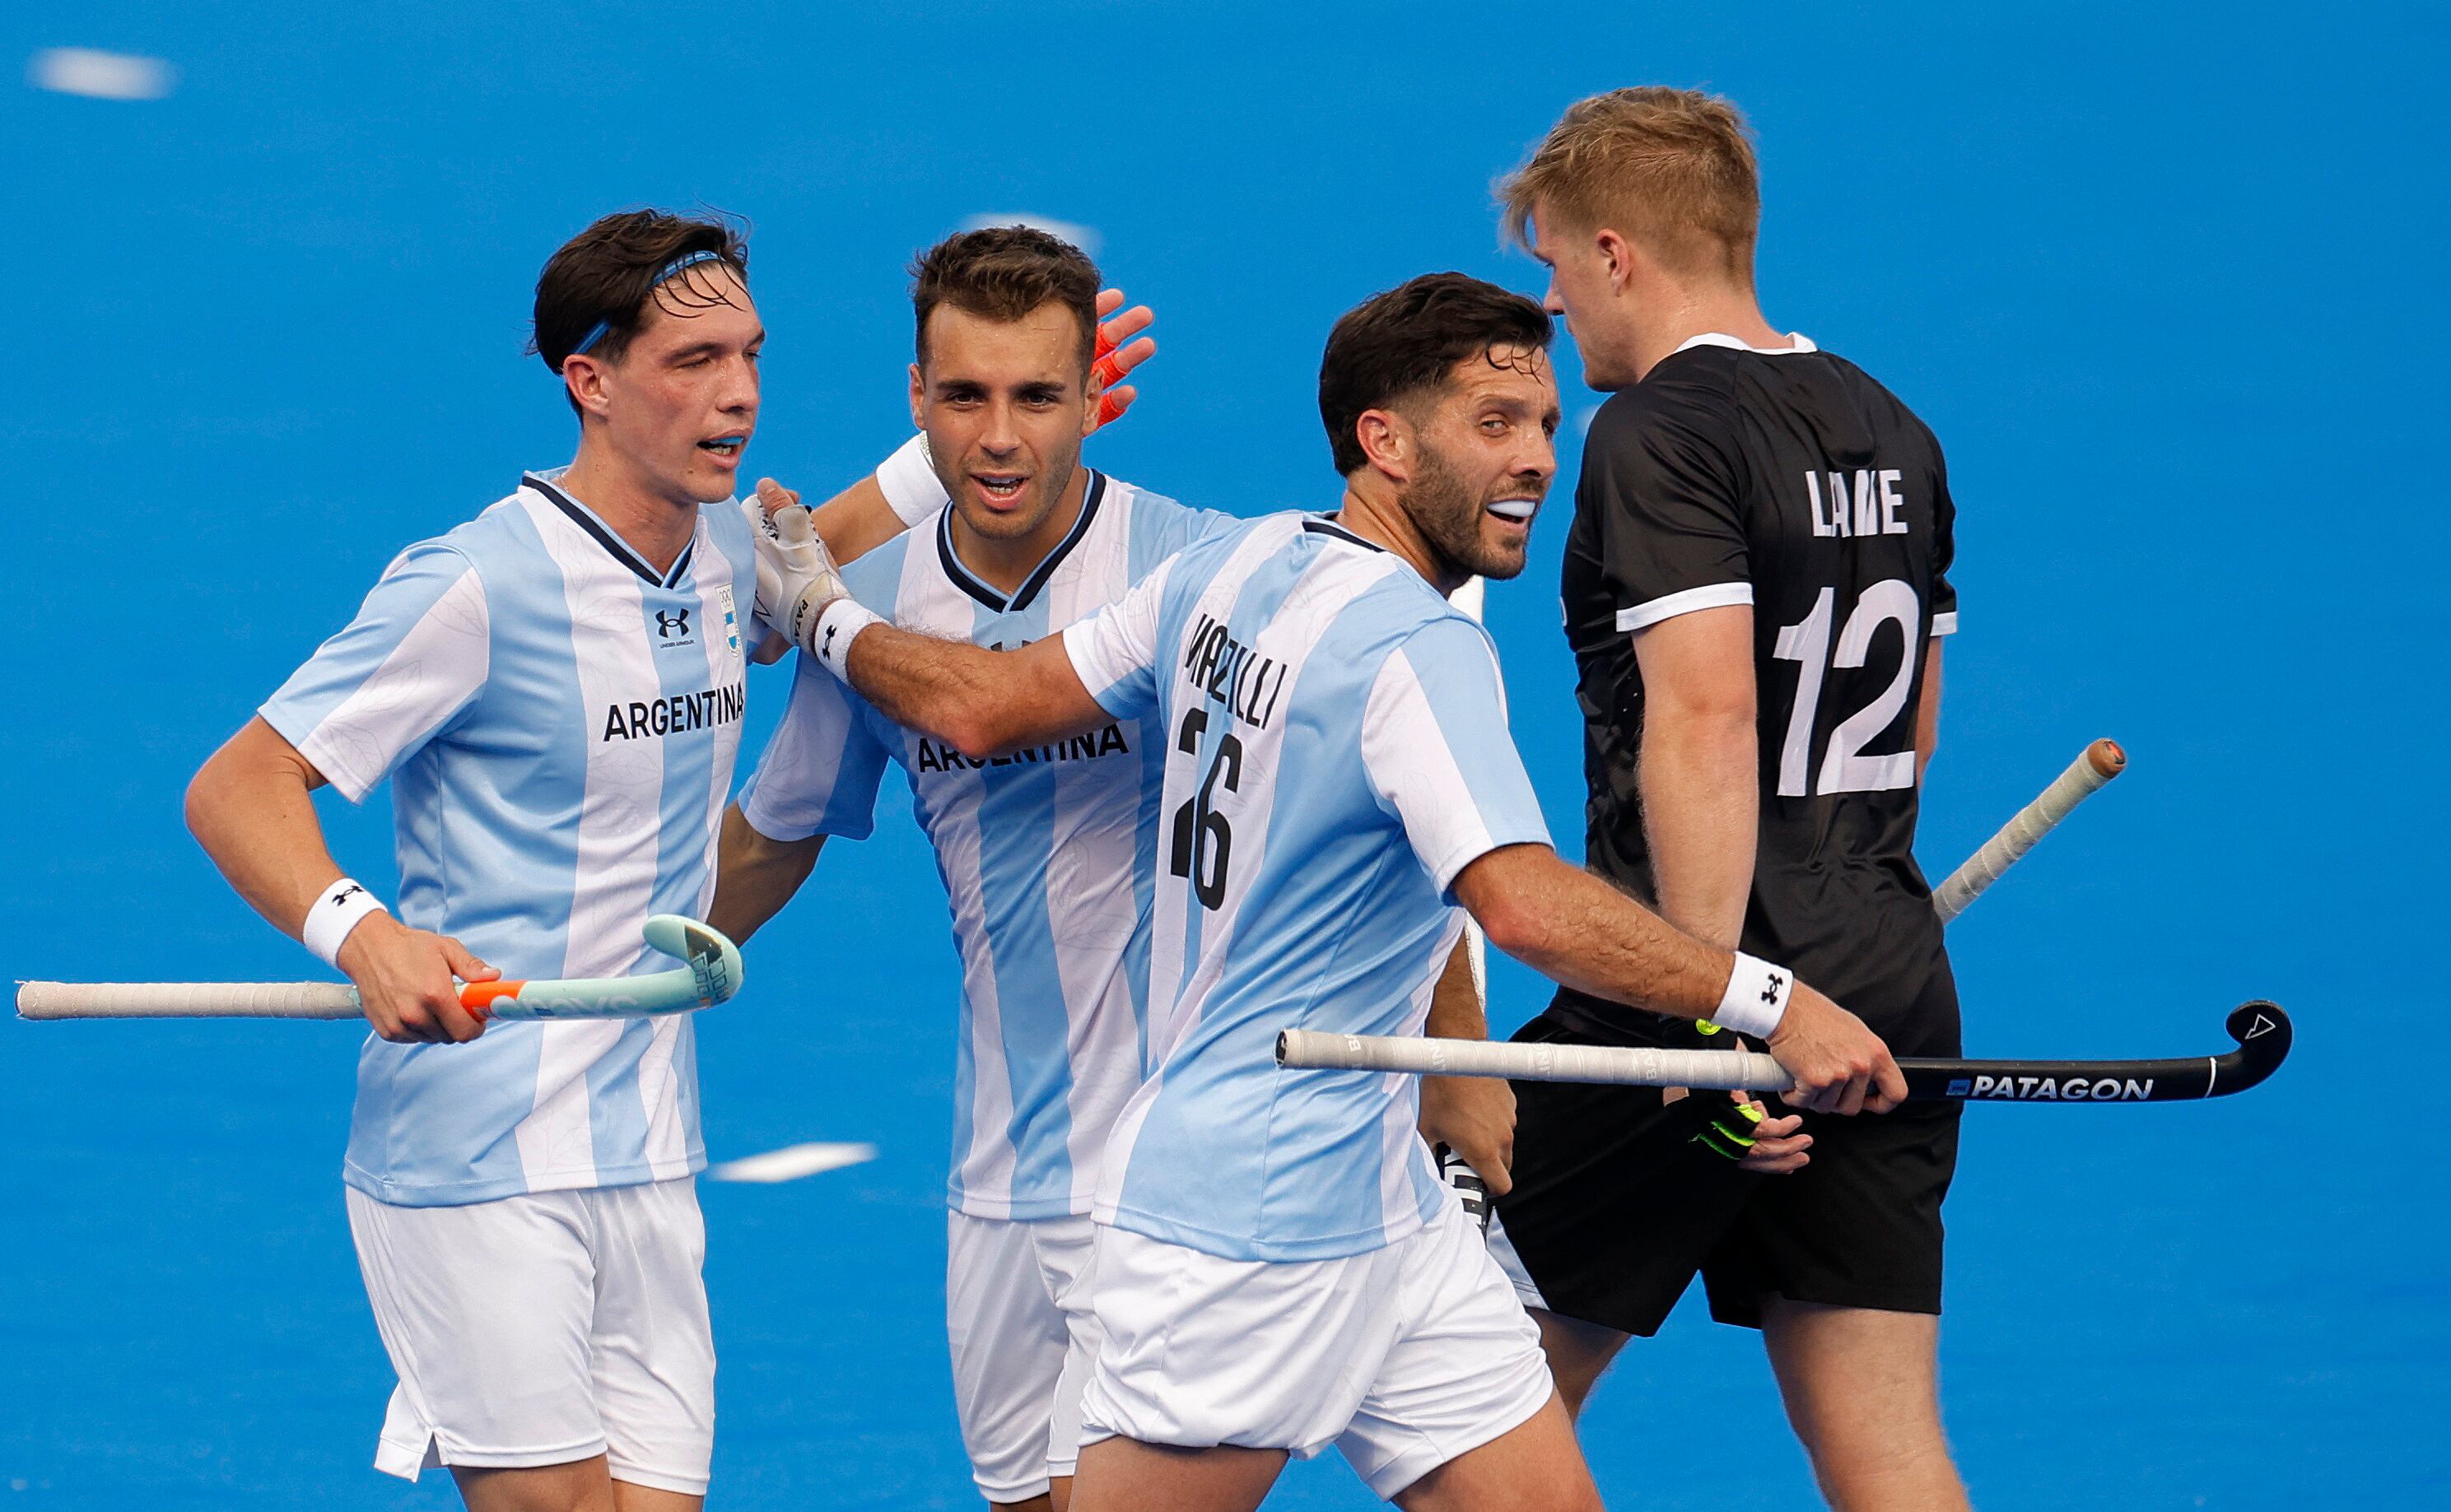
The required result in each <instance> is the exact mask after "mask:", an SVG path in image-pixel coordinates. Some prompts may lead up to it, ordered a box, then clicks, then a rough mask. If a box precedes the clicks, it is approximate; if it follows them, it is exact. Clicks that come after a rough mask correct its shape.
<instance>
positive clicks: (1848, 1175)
mask: <svg viewBox="0 0 2451 1512" xmlns="http://www.w3.org/2000/svg"><path fill="white" fill-rule="evenodd" d="M1908 1017H1910V1018H1912V1021H1916V1022H1920V1023H1928V1024H1931V1025H1934V1026H1935V1028H1937V1027H1939V1026H1941V1025H1944V1024H1945V1025H1946V1037H1947V1040H1948V1042H1949V1048H1946V1049H1944V1048H1942V1047H1941V1046H1939V1045H1931V1046H1926V1045H1903V1044H1900V1045H1892V1053H1893V1054H1896V1055H1903V1056H1912V1055H1941V1054H1954V1053H1955V1051H1954V1041H1955V1039H1956V1026H1957V990H1956V986H1955V984H1954V982H1953V981H1952V980H1951V977H1950V973H1949V968H1948V965H1947V964H1946V962H1944V963H1942V964H1941V965H1940V967H1939V968H1938V969H1937V970H1936V971H1935V972H1934V973H1933V974H1932V978H1931V981H1930V982H1929V983H1927V984H1926V986H1925V987H1924V989H1923V991H1922V992H1921V993H1920V994H1918V995H1917V998H1916V1000H1915V1002H1914V1004H1913V1012H1912V1015H1911V1016H1908ZM1515 1038H1516V1039H1518V1040H1520V1041H1530V1042H1535V1043H1559V1044H1620V1045H1644V1044H1649V1045H1659V1046H1663V1047H1669V1048H1676V1049H1693V1048H1698V1047H1709V1046H1719V1047H1725V1048H1732V1047H1730V1046H1729V1044H1728V1042H1729V1041H1731V1040H1733V1039H1735V1036H1733V1035H1725V1034H1722V1035H1716V1036H1712V1037H1707V1038H1706V1037H1702V1036H1701V1035H1700V1034H1698V1033H1697V1032H1696V1030H1695V1029H1694V1027H1693V1026H1692V1025H1691V1024H1689V1023H1686V1022H1684V1021H1683V1020H1677V1019H1660V1018H1654V1017H1653V1016H1651V1015H1647V1014H1634V1013H1631V1012H1628V1011H1622V1010H1620V1011H1619V1012H1618V1014H1616V1015H1613V1016H1612V1018H1610V1019H1609V1021H1607V1022H1606V1023H1605V1024H1603V1023H1601V1022H1598V1021H1597V1020H1596V1019H1595V1018H1593V1017H1592V1016H1590V1015H1586V1014H1580V1013H1576V1012H1573V1011H1572V1010H1571V1009H1568V1008H1565V1007H1563V1006H1558V1007H1552V1008H1551V1009H1550V1010H1549V1011H1548V1012H1546V1013H1543V1014H1542V1015H1540V1016H1539V1018H1535V1019H1533V1020H1532V1021H1531V1022H1530V1023H1528V1024H1525V1025H1524V1026H1523V1028H1522V1029H1521V1030H1520V1032H1518V1033H1517V1034H1516V1036H1515ZM1514 1087H1515V1096H1516V1125H1515V1168H1514V1177H1515V1188H1514V1190H1513V1191H1512V1192H1508V1193H1507V1194H1506V1195H1505V1196H1504V1197H1501V1198H1500V1199H1499V1201H1498V1214H1499V1218H1500V1221H1501V1222H1502V1223H1503V1224H1504V1225H1505V1229H1506V1235H1507V1238H1508V1239H1509V1240H1510V1241H1511V1242H1512V1243H1513V1244H1514V1246H1515V1250H1516V1253H1517V1255H1518V1256H1520V1258H1521V1260H1522V1262H1523V1269H1524V1270H1526V1271H1527V1272H1529V1274H1530V1275H1531V1278H1532V1281H1533V1283H1534V1284H1535V1285H1536V1286H1538V1287H1539V1289H1540V1296H1541V1299H1542V1302H1543V1303H1544V1304H1545V1306H1546V1307H1547V1308H1548V1309H1549V1310H1550V1311H1552V1312H1556V1313H1559V1314H1561V1315H1563V1316H1566V1317H1570V1318H1578V1319H1581V1320H1583V1321H1585V1322H1588V1323H1597V1324H1599V1325H1602V1326H1603V1327H1606V1328H1616V1329H1618V1330H1619V1331H1620V1332H1624V1333H1639V1334H1652V1333H1656V1332H1657V1331H1658V1330H1659V1326H1660V1324H1661V1323H1663V1322H1665V1321H1666V1320H1667V1317H1668V1313H1669V1309H1671V1308H1674V1307H1676V1299H1677V1298H1678V1297H1680V1296H1682V1295H1684V1292H1685V1288H1686V1286H1687V1285H1688V1284H1689V1283H1690V1282H1691V1281H1692V1280H1693V1279H1694V1274H1695V1272H1696V1271H1697V1270H1698V1271H1700V1272H1701V1274H1702V1280H1703V1285H1704V1287H1705V1288H1706V1289H1708V1291H1709V1293H1710V1298H1711V1316H1713V1317H1714V1318H1716V1319H1718V1320H1719V1321H1720V1322H1721V1323H1733V1324H1738V1325H1742V1326H1744V1327H1747V1328H1759V1327H1760V1326H1761V1306H1762V1299H1763V1298H1765V1297H1769V1296H1781V1297H1786V1298H1788V1299H1789V1300H1791V1301H1794V1302H1817V1303H1827V1304H1830V1305H1833V1306H1836V1307H1849V1308H1878V1309H1881V1310H1883V1311H1888V1312H1930V1313H1937V1312H1938V1311H1940V1270H1941V1222H1940V1205H1941V1201H1942V1199H1943V1198H1945V1197H1946V1196H1947V1195H1948V1194H1949V1182H1950V1178H1951V1175H1953V1174H1954V1173H1956V1170H1957V1115H1958V1111H1959V1110H1958V1105H1957V1104H1956V1103H1953V1102H1950V1103H1909V1104H1907V1105H1906V1106H1905V1107H1903V1108H1900V1109H1898V1110H1897V1111H1895V1112H1893V1113H1889V1114H1877V1115H1875V1114H1866V1115H1858V1116H1856V1117H1853V1118H1849V1117H1843V1116H1840V1115H1835V1114H1826V1115H1825V1114H1812V1113H1808V1114H1806V1115H1804V1119H1805V1123H1804V1127H1805V1129H1806V1131H1807V1132H1809V1133H1810V1134H1812V1135H1813V1147H1812V1156H1813V1158H1812V1160H1811V1161H1810V1162H1809V1163H1807V1164H1806V1166H1805V1168H1804V1169H1803V1170H1802V1171H1799V1172H1797V1173H1794V1174H1793V1175H1785V1176H1762V1175H1755V1174H1754V1173H1751V1172H1748V1171H1743V1170H1739V1169H1738V1168H1737V1166H1736V1164H1735V1162H1734V1161H1732V1160H1729V1159H1728V1158H1726V1157H1725V1156H1723V1155H1719V1154H1716V1153H1712V1152H1711V1151H1710V1150H1708V1149H1706V1148H1705V1147H1703V1146H1702V1145H1699V1144H1696V1143H1695V1142H1694V1135H1695V1134H1696V1133H1698V1132H1699V1131H1700V1130H1701V1129H1702V1128H1703V1126H1704V1125H1705V1124H1706V1123H1707V1122H1709V1120H1710V1116H1711V1114H1712V1113H1713V1112H1714V1110H1715V1103H1716V1099H1720V1098H1724V1097H1726V1096H1727V1094H1726V1093H1724V1092H1697V1093H1695V1094H1693V1095H1690V1096H1687V1097H1683V1098H1680V1099H1678V1100H1676V1101H1675V1102H1670V1103H1663V1102H1662V1100H1661V1097H1662V1093H1661V1091H1660V1089H1658V1088H1653V1087H1599V1086H1587V1085H1579V1084H1576V1083H1571V1082H1531V1081H1519V1082H1516V1083H1514ZM1767 1100H1768V1101H1769V1103H1770V1105H1771V1111H1772V1113H1773V1115H1778V1114H1781V1113H1784V1112H1786V1111H1787V1110H1786V1109H1785V1108H1783V1107H1782V1106H1781V1105H1780V1103H1779V1102H1778V1099H1777V1098H1775V1097H1772V1098H1769V1099H1767Z"/></svg>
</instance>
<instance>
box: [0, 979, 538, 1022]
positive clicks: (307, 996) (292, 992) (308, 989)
mask: <svg viewBox="0 0 2451 1512" xmlns="http://www.w3.org/2000/svg"><path fill="white" fill-rule="evenodd" d="M526 985H527V983H526V982H523V981H470V982H462V983H461V985H460V1006H461V1007H462V1008H465V1009H467V1010H468V1011H469V1012H470V1013H472V1014H474V1015H476V1016H477V1017H478V1018H489V1017H491V1016H492V1014H493V1012H494V1004H495V1003H496V1002H497V1001H498V1000H499V999H501V998H512V999H516V998H518V996H519V992H520V988H522V987H524V986H526ZM364 1016H365V1013H364V1010H363V1008H361V1007H360V1006H359V1004H358V990H357V989H356V988H355V987H351V986H349V985H347V984H346V983H344V982H337V981H21V982H19V983H18V984H17V1017H18V1018H335V1019H337V1018H363V1017H364Z"/></svg>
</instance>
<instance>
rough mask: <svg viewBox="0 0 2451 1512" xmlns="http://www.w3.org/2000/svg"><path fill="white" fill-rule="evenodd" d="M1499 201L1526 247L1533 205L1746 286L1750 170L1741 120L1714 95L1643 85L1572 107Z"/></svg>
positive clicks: (1756, 192) (1753, 193)
mask: <svg viewBox="0 0 2451 1512" xmlns="http://www.w3.org/2000/svg"><path fill="white" fill-rule="evenodd" d="M1498 199H1499V203H1500V204H1501V205H1503V206H1504V208H1505V219H1506V229H1507V232H1508V234H1509V235H1511V236H1512V237H1514V238H1515V240H1516V241H1518V242H1522V243H1523V244H1524V245H1525V246H1527V247H1528V246H1529V245H1530V244H1531V241H1532V212H1533V211H1534V209H1535V208H1538V209H1539V210H1540V211H1541V212H1542V214H1543V217H1544V218H1545V219H1546V220H1547V221H1548V222H1549V223H1551V224H1552V225H1555V226H1564V227H1566V228H1568V229H1571V230H1575V231H1584V232H1589V231H1598V230H1601V229H1604V228H1605V229H1610V230H1616V231H1621V232H1623V233H1624V234H1625V235H1627V236H1628V237H1630V238H1632V239H1634V240H1636V241H1637V242H1641V243H1642V245H1643V246H1644V248H1645V249H1646V250H1648V251H1649V252H1651V253H1652V254H1653V255H1654V256H1656V257H1657V258H1659V259H1660V261H1662V262H1665V263H1667V264H1668V266H1669V267H1670V268H1672V269H1674V270H1675V271H1677V272H1680V273H1705V272H1724V273H1726V274H1729V275H1732V276H1734V277H1735V279H1736V280H1737V281H1738V282H1740V283H1741V284H1743V285H1744V286H1745V287H1747V288H1750V287H1752V286H1753V277H1754V238H1755V234H1756V233H1757V232H1758V230H1759V229H1760V225H1761V179H1760V172H1759V169H1758V168H1757V167H1756V166H1755V162H1754V146H1753V135H1752V132H1751V130H1750V129H1749V128H1748V127H1747V126H1746V125H1745V118H1744V115H1743V113H1742V112H1741V111H1739V110H1737V108H1736V107H1735V105H1734V104H1732V103H1731V102H1729V101H1727V100H1725V99H1722V98H1720V97H1718V96H1716V95H1709V94H1704V93H1703V92H1702V91H1700V90H1698V89H1669V88H1661V87H1642V88H1635V89H1612V90H1610V91H1609V92H1608V93H1606V94H1596V95H1593V96H1592V97H1591V98H1589V99H1587V100H1578V101H1576V102H1575V103H1574V105H1572V106H1570V107H1568V108H1567V110H1566V113H1565V114H1564V115H1563V116H1561V117H1560V118H1559V121H1558V124H1557V125H1556V126H1552V127H1550V129H1549V134H1548V135H1547V136H1546V137H1544V138H1542V139H1541V141H1540V145H1539V146H1538V147H1535V148H1534V149H1533V151H1532V156H1531V157H1530V158H1528V159H1527V160H1525V162H1524V164H1523V166H1521V167H1520V168H1518V169H1516V170H1515V171H1514V172H1513V173H1510V174H1508V175H1507V176H1506V177H1505V178H1503V179H1500V181H1499V182H1498Z"/></svg>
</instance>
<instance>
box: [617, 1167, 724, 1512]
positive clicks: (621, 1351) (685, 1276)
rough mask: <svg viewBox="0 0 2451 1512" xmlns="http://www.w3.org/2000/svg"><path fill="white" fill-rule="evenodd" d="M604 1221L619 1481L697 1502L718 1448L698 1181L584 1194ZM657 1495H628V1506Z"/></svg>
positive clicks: (633, 1511)
mask: <svg viewBox="0 0 2451 1512" xmlns="http://www.w3.org/2000/svg"><path fill="white" fill-rule="evenodd" d="M586 1199H587V1204H588V1210H589V1213H590V1215H591V1217H592V1218H593V1220H594V1225H595V1234H594V1238H595V1248H596V1314H595V1319H594V1323H593V1326H592V1328H591V1331H590V1334H589V1343H590V1346H591V1347H592V1358H593V1362H594V1376H595V1386H596V1402H597V1409H598V1414H599V1415H600V1416H601V1417H602V1419H603V1423H604V1440H605V1453H606V1457H607V1459H608V1461H609V1463H610V1464H611V1466H612V1473H613V1479H614V1481H615V1482H616V1483H618V1485H617V1489H622V1488H627V1487H637V1488H638V1492H639V1494H640V1495H642V1496H649V1497H652V1495H653V1494H655V1493H660V1494H662V1495H664V1496H668V1497H674V1498H680V1499H685V1500H689V1501H695V1500H696V1498H699V1497H703V1496H704V1495H705V1494H706V1487H707V1476H708V1469H709V1466H710V1465H711V1464H712V1463H713V1459H714V1454H715V1332H714V1328H713V1325H712V1324H711V1322H710V1321H709V1318H708V1315H707V1304H706V1282H705V1277H704V1271H705V1266H706V1220H705V1218H704V1217H703V1215H701V1213H700V1212H699V1211H698V1205H697V1183H696V1178H695V1177H690V1176H683V1177H680V1178H678V1179H676V1180H671V1181H657V1182H649V1183H645V1184H642V1185H638V1186H631V1187H613V1188H607V1189H604V1190H602V1191H598V1192H588V1193H586ZM652 1504H653V1502H652V1501H634V1500H633V1499H632V1498H631V1497H629V1496H627V1495H625V1496H624V1498H623V1501H622V1506H623V1512H637V1508H639V1507H644V1506H648V1505H652Z"/></svg>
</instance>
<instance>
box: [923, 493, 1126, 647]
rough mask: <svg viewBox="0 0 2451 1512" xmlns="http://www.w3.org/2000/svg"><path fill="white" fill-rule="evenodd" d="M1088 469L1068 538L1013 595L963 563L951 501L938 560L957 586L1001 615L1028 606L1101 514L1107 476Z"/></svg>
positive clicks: (942, 522)
mask: <svg viewBox="0 0 2451 1512" xmlns="http://www.w3.org/2000/svg"><path fill="white" fill-rule="evenodd" d="M1088 474H1089V487H1088V491H1087V492H1086V493H1084V494H1082V496H1081V514H1080V516H1079V517H1078V518H1077V519H1075V520H1073V522H1072V528H1071V529H1070V530H1069V531H1066V532H1065V533H1064V539H1062V540H1060V541H1058V542H1056V543H1055V549H1054V550H1053V551H1051V552H1048V553H1047V555H1046V557H1045V558H1044V559H1043V560H1041V561H1040V562H1039V564H1038V565H1037V566H1036V567H1033V568H1031V569H1030V571H1029V576H1028V577H1026V578H1023V579H1022V581H1021V587H1019V588H1017V589H1015V590H1014V591H1013V593H1012V596H1011V597H1010V598H1007V597H1005V595H1004V591H1003V590H1002V589H999V588H997V587H996V586H995V585H994V584H992V583H990V582H988V581H986V580H985V579H983V578H981V577H980V576H979V575H978V574H977V573H975V572H971V570H970V569H969V568H967V567H965V566H963V565H962V558H961V556H960V555H959V554H958V553H956V552H954V550H953V506H952V505H951V504H948V505H946V506H945V508H944V511H943V513H941V514H938V515H937V516H936V560H937V562H938V563H939V565H941V566H942V567H943V568H944V569H945V575H946V576H947V577H949V578H951V579H952V580H953V586H954V587H955V588H958V589H960V590H961V591H963V592H965V593H968V594H970V595H971V597H972V598H974V599H976V600H978V601H979V602H980V603H982V604H984V605H986V606H987V607H988V608H990V609H991V610H993V611H996V612H997V613H999V614H1010V613H1014V612H1016V611H1021V610H1025V609H1028V608H1029V606H1030V604H1031V602H1032V601H1034V600H1035V599H1036V598H1037V597H1038V595H1039V592H1040V591H1042V590H1044V589H1045V588H1046V587H1047V582H1048V579H1049V578H1051V577H1053V576H1054V575H1055V570H1056V569H1057V568H1059V567H1061V566H1063V565H1064V558H1066V557H1067V556H1069V555H1071V554H1072V548H1074V547H1076V546H1078V545H1080V544H1081V542H1082V540H1083V539H1084V538H1085V537H1087V536H1088V533H1089V523H1090V521H1092V520H1094V519H1096V518H1097V517H1098V506H1099V504H1100V503H1102V502H1104V501H1105V499H1106V496H1107V475H1105V474H1104V473H1101V472H1099V471H1098V470H1097V469H1096V468H1090V469H1088Z"/></svg>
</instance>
